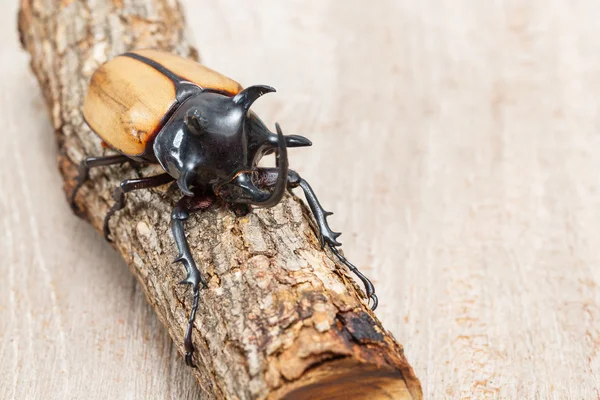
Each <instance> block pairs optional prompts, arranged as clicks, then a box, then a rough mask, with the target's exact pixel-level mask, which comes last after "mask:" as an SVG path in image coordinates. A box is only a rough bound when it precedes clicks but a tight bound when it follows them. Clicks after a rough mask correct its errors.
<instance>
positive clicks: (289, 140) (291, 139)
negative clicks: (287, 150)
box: [269, 134, 312, 147]
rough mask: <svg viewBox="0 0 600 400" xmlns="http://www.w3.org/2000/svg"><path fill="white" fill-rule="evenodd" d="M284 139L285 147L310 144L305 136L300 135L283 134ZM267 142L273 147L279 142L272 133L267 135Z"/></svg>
mask: <svg viewBox="0 0 600 400" xmlns="http://www.w3.org/2000/svg"><path fill="white" fill-rule="evenodd" d="M284 139H285V144H286V146H287V147H307V146H312V142H311V141H310V140H309V139H308V138H305V137H304V136H300V135H285V136H284ZM269 143H271V145H273V147H276V146H278V144H279V139H278V136H277V135H274V134H270V135H269Z"/></svg>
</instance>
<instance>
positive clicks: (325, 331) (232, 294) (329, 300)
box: [19, 0, 422, 399]
mask: <svg viewBox="0 0 600 400" xmlns="http://www.w3.org/2000/svg"><path fill="white" fill-rule="evenodd" d="M19 31H20V35H21V41H22V44H23V46H24V47H25V48H26V49H27V50H28V51H29V53H30V54H31V67H32V69H33V71H34V73H35V74H36V76H37V78H38V80H39V83H40V85H41V87H42V90H43V93H44V96H45V100H46V104H47V106H48V109H49V110H50V114H51V119H52V122H53V125H54V131H55V134H56V140H57V143H58V153H59V155H58V165H59V169H60V172H61V174H62V175H63V177H64V182H65V184H64V189H65V192H66V194H67V195H68V194H70V192H71V191H72V188H73V186H74V178H75V176H76V169H77V168H76V166H77V164H78V163H79V162H80V161H81V159H82V158H84V157H85V156H87V155H101V154H108V153H110V152H111V151H110V150H107V149H105V148H103V147H102V144H101V141H100V140H99V138H98V137H97V136H95V135H94V134H93V133H92V132H91V131H90V130H89V128H88V127H87V126H86V124H85V123H84V121H83V119H82V115H81V105H82V101H83V96H84V94H85V91H86V87H87V83H88V81H89V78H90V76H91V74H92V73H93V71H94V70H95V68H97V67H98V66H99V65H100V64H101V63H103V62H104V61H106V60H107V59H109V58H111V57H113V56H115V55H118V54H120V53H123V52H125V51H127V50H129V49H133V48H149V47H152V48H158V49H163V50H169V51H172V52H175V53H178V54H181V55H183V56H187V57H190V58H194V59H196V58H197V57H198V55H197V52H196V50H195V49H194V47H193V46H192V45H191V44H190V43H189V41H188V39H187V36H186V28H185V22H184V17H183V13H182V10H181V7H180V5H179V4H178V3H177V2H176V1H166V0H130V1H127V2H123V1H117V0H114V1H98V2H93V3H90V2H84V1H81V0H62V1H43V0H40V1H36V0H22V2H21V10H20V13H19ZM156 169H157V167H156V166H142V167H132V166H129V165H126V166H118V167H106V168H99V169H96V170H93V171H92V172H91V181H90V182H89V183H88V184H86V185H85V186H84V188H82V190H81V192H80V195H79V197H78V204H79V206H80V208H81V210H82V214H83V216H84V218H86V219H87V220H88V221H89V222H90V223H91V224H92V225H93V226H94V227H95V228H96V229H97V230H100V228H101V225H102V220H103V218H104V215H105V214H106V212H107V210H108V208H109V207H110V205H111V204H112V202H113V200H112V199H111V192H112V189H113V188H114V187H115V186H116V185H117V184H118V182H119V181H120V180H122V179H125V178H130V177H138V176H146V175H149V174H150V173H152V172H156ZM179 197H180V194H179V193H178V192H177V190H175V189H173V188H159V189H154V190H148V191H139V192H133V193H131V194H129V195H128V198H127V206H126V208H125V209H123V210H122V211H121V212H119V213H118V215H116V216H115V218H114V219H113V223H112V227H113V228H112V231H113V236H114V246H115V248H116V249H117V250H118V251H119V252H120V254H121V255H122V256H123V258H124V259H125V261H126V262H127V264H128V265H129V267H130V269H131V271H132V272H133V273H134V274H135V276H136V277H137V278H138V279H139V281H140V283H141V285H142V287H143V288H144V291H145V293H146V296H147V298H148V300H149V301H150V303H151V304H152V305H153V307H154V309H155V310H156V312H157V314H158V316H159V318H160V320H161V321H162V323H163V324H164V325H165V326H166V327H167V329H168V332H169V334H170V336H171V337H172V339H173V340H174V342H175V343H176V345H177V346H178V348H179V351H180V352H182V351H183V336H184V329H185V326H186V323H187V316H188V314H189V311H190V307H191V295H190V292H189V289H188V288H186V287H184V286H181V285H178V284H177V282H178V281H180V280H181V279H182V278H183V275H184V272H183V269H182V268H181V267H180V266H179V265H178V264H173V263H172V260H173V259H174V258H175V256H176V248H175V245H174V242H173V239H172V237H171V234H170V229H169V222H170V221H169V219H170V211H171V208H172V207H173V205H174V203H175V202H176V201H177V199H178V198H179ZM187 231H188V234H189V241H190V246H191V248H192V249H193V255H194V257H195V259H196V260H197V262H198V264H199V267H200V268H201V269H202V270H203V272H204V274H205V276H206V277H207V278H208V281H209V288H208V289H206V290H203V291H202V294H201V305H200V309H199V313H198V317H197V318H196V323H195V330H194V334H193V341H194V346H195V348H196V352H195V356H194V357H195V359H194V361H195V363H196V365H197V367H196V368H194V373H195V375H196V378H197V380H198V382H199V384H200V385H201V387H202V389H203V391H204V392H205V394H206V397H207V398H239V399H254V398H282V397H287V398H300V399H301V398H307V399H315V398H368V399H377V398H394V399H405V398H406V399H420V398H421V397H422V394H421V387H420V383H419V381H418V379H417V378H416V377H415V375H414V373H413V370H412V368H411V367H410V365H409V364H408V362H407V360H406V358H405V356H404V354H403V349H402V346H400V345H399V344H398V343H397V342H396V341H395V339H394V338H393V337H392V335H391V334H390V333H389V332H387V331H386V330H385V329H384V328H383V326H382V325H381V323H380V322H379V321H378V320H377V318H376V317H375V315H374V314H373V313H372V312H371V311H370V310H369V309H368V307H367V305H366V304H365V302H364V295H363V294H362V291H361V290H360V289H359V288H358V286H357V285H356V283H355V282H354V281H353V279H352V277H351V276H350V274H349V272H348V271H347V270H346V269H345V268H344V267H343V266H342V265H340V264H337V263H335V262H333V261H332V259H333V258H332V257H331V256H332V255H331V254H329V253H327V252H325V251H323V250H322V249H321V248H320V246H319V244H318V241H317V240H316V237H315V234H314V225H313V223H312V219H311V217H310V214H309V212H308V210H307V208H306V207H305V206H304V205H303V204H302V203H301V201H300V200H298V199H297V198H296V197H295V196H293V195H287V196H286V197H285V198H284V200H283V201H282V202H281V204H279V205H278V206H276V207H274V208H272V209H266V210H255V211H254V212H253V213H252V214H250V215H248V216H246V217H243V218H236V217H235V216H234V215H233V214H232V213H231V212H230V211H227V210H225V209H224V208H220V207H213V208H211V209H210V210H209V211H207V212H204V213H202V214H197V215H194V216H193V217H192V218H190V220H189V222H188V223H187ZM140 373H143V371H140Z"/></svg>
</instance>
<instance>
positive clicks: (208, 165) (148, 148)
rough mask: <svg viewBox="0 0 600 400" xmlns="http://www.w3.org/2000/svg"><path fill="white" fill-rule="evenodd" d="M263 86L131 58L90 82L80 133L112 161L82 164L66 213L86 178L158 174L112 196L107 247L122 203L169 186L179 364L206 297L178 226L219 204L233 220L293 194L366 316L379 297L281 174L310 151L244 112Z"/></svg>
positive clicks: (191, 66) (177, 63)
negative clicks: (114, 168) (128, 170)
mask: <svg viewBox="0 0 600 400" xmlns="http://www.w3.org/2000/svg"><path fill="white" fill-rule="evenodd" d="M274 91H275V89H273V88H272V87H270V86H265V85H255V86H249V87H247V88H245V89H244V88H242V86H241V85H240V84H239V83H237V82H236V81H234V80H232V79H230V78H228V77H225V76H224V75H221V74H220V73H218V72H216V71H213V70H211V69H209V68H207V67H205V66H203V65H201V64H199V63H197V62H195V61H192V60H188V59H186V58H183V57H180V56H178V55H174V54H171V53H168V52H163V51H159V50H153V49H144V50H135V51H131V52H128V53H125V54H122V55H120V56H117V57H115V58H113V59H112V60H109V61H108V62H106V63H104V64H103V65H101V66H100V67H99V68H98V69H97V70H96V71H95V72H94V73H93V75H92V77H91V80H90V83H89V86H88V90H87V93H86V96H85V100H84V105H83V117H84V120H85V122H86V123H87V125H88V126H89V127H90V128H91V130H92V131H93V132H95V133H96V134H97V135H98V136H99V137H100V138H101V139H102V141H103V142H104V143H105V144H107V145H108V147H110V148H112V149H113V150H115V151H116V152H117V153H118V154H116V155H110V156H104V157H88V158H85V159H84V160H83V161H81V163H80V165H79V169H78V177H77V180H76V185H75V187H74V189H73V191H72V193H71V197H70V203H71V206H72V207H73V209H74V211H75V212H77V211H78V209H77V205H76V202H75V200H76V196H77V192H78V191H79V189H80V188H81V187H82V185H83V184H84V183H85V182H86V181H87V180H88V178H89V170H90V168H94V167H100V166H107V165H114V164H122V163H126V162H131V161H133V162H136V161H137V162H144V163H153V164H157V163H158V164H160V166H161V167H162V169H163V170H164V173H161V174H159V175H155V176H149V177H141V178H135V179H126V180H124V181H122V182H121V183H120V184H119V186H117V188H116V189H115V190H114V192H113V199H114V200H115V203H114V205H113V206H112V207H111V208H110V210H109V211H108V213H107V215H106V217H105V219H104V236H105V238H106V239H107V240H108V241H110V240H111V239H110V226H109V221H110V218H111V216H112V215H113V214H115V213H116V212H117V211H119V210H121V209H122V208H123V207H124V206H125V194H126V193H128V192H130V191H132V190H138V189H148V188H153V187H158V186H161V185H166V184H168V183H172V182H176V184H177V186H178V187H179V189H180V190H181V192H182V193H183V195H184V196H183V197H182V198H181V199H180V200H179V201H178V202H177V203H176V205H175V207H174V208H173V211H172V213H171V231H172V234H173V238H174V240H175V244H176V246H177V249H178V251H179V255H178V257H177V258H176V260H175V262H181V263H183V265H184V267H185V270H186V274H187V276H186V278H185V279H184V280H183V281H182V282H181V283H183V284H188V285H190V286H191V287H192V291H193V302H192V310H191V312H190V316H189V320H188V326H187V330H186V333H185V339H184V348H185V352H186V354H185V361H186V363H187V364H188V365H193V364H192V354H193V351H194V347H193V345H192V337H191V336H192V326H193V322H194V319H195V316H196V312H197V309H198V301H199V296H200V285H202V286H203V287H207V283H206V280H205V279H204V277H203V276H202V274H201V273H200V271H199V269H198V268H197V266H196V263H195V261H194V259H193V257H192V254H191V252H190V248H189V245H188V243H187V240H186V237H185V232H184V222H185V221H186V220H187V219H188V217H189V216H190V214H191V213H193V212H197V211H202V210H204V209H206V208H208V207H209V206H210V205H211V204H213V203H214V202H215V201H216V200H217V199H218V198H219V199H221V200H222V201H224V203H225V204H226V205H227V206H228V207H229V208H231V210H232V211H234V212H235V213H236V215H238V216H241V215H245V214H246V213H248V212H250V211H251V209H252V206H258V207H272V206H274V205H276V204H277V203H279V202H280V201H281V199H282V197H283V195H284V193H285V191H286V190H287V189H293V188H296V187H300V188H301V189H302V190H303V192H304V195H305V197H306V200H307V202H308V205H309V208H310V210H311V212H312V214H313V216H314V218H315V221H316V224H317V228H318V231H319V232H318V235H317V236H318V239H319V242H320V244H321V246H322V247H324V246H327V247H329V249H330V250H331V252H332V253H333V254H334V255H335V256H336V257H337V258H338V259H339V260H340V261H341V262H342V263H343V264H345V265H346V266H347V267H348V268H349V269H350V270H351V271H352V272H353V273H354V274H356V276H357V277H358V278H359V279H360V280H361V281H362V282H363V284H364V286H365V290H366V294H367V298H368V299H369V300H370V301H372V309H373V310H374V309H375V308H376V307H377V303H378V300H377V296H376V295H375V288H374V286H373V284H372V283H371V281H370V280H369V279H368V278H367V277H366V276H364V275H363V274H362V273H361V272H360V271H359V270H358V268H357V267H355V266H354V265H353V264H352V263H350V262H349V261H348V260H347V259H346V258H345V257H344V256H343V255H342V254H341V253H340V251H339V250H338V247H339V246H340V245H341V244H340V243H339V242H338V241H337V238H338V236H339V235H340V233H337V232H334V231H332V230H331V228H330V227H329V224H328V223H327V217H328V216H329V215H331V214H332V213H331V212H328V211H325V209H324V208H323V207H322V206H321V204H320V203H319V200H318V199H317V197H316V195H315V193H314V191H313V190H312V188H311V186H310V185H309V184H308V182H306V180H304V179H303V178H302V177H300V175H298V173H296V172H295V171H293V170H290V169H289V168H288V159H287V148H288V147H303V146H311V145H312V143H311V141H310V140H308V139H307V138H305V137H303V136H299V135H283V133H282V131H281V128H280V126H279V125H278V124H276V125H275V126H276V132H277V133H273V132H271V131H269V129H268V128H267V127H266V125H265V124H264V123H263V122H262V121H261V120H260V118H259V117H258V116H257V115H256V114H255V113H254V112H252V111H251V110H250V106H251V105H252V103H254V101H256V100H257V99H258V98H259V97H260V96H262V95H263V94H266V93H270V92H274ZM272 153H275V155H276V162H277V163H276V168H260V167H258V166H257V165H258V162H259V160H260V159H261V158H262V157H263V156H265V155H268V154H272Z"/></svg>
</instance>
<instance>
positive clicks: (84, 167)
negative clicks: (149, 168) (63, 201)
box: [69, 154, 131, 213]
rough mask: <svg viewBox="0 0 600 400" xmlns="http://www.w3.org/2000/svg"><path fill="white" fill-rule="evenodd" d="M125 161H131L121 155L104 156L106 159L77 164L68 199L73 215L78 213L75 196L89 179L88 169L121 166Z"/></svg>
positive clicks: (99, 158)
mask: <svg viewBox="0 0 600 400" xmlns="http://www.w3.org/2000/svg"><path fill="white" fill-rule="evenodd" d="M127 161H131V159H130V158H129V157H127V156H124V155H122V154H119V155H115V156H106V157H88V158H85V159H83V160H82V161H81V163H80V164H79V168H78V170H77V182H76V183H75V187H74V188H73V191H72V192H71V197H70V199H69V203H70V205H71V208H72V209H73V211H74V212H75V213H77V212H78V211H79V209H78V207H77V204H75V196H77V192H78V191H79V189H80V188H81V187H82V186H83V184H84V183H85V182H86V181H87V180H88V179H89V177H90V168H94V167H102V166H105V165H113V164H123V163H126V162H127Z"/></svg>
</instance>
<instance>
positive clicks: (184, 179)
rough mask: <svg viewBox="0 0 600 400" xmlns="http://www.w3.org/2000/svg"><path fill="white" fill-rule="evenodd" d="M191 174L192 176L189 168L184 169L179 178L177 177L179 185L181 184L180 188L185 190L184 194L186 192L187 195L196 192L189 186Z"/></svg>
mask: <svg viewBox="0 0 600 400" xmlns="http://www.w3.org/2000/svg"><path fill="white" fill-rule="evenodd" d="M189 176H190V171H189V170H187V171H183V172H182V173H181V175H179V178H178V179H177V186H179V190H181V191H182V192H183V194H185V195H186V196H193V195H194V193H192V191H191V190H190V188H189V186H188V180H189Z"/></svg>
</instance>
